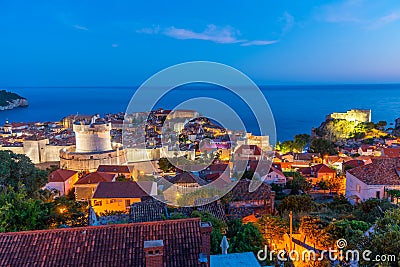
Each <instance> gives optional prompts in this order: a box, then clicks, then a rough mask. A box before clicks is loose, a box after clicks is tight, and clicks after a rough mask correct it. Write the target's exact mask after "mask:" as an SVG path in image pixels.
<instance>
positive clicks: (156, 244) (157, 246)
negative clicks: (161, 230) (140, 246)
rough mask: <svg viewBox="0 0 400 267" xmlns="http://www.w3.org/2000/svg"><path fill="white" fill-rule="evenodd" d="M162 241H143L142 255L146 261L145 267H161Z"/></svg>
mask: <svg viewBox="0 0 400 267" xmlns="http://www.w3.org/2000/svg"><path fill="white" fill-rule="evenodd" d="M163 250H164V241H163V240H148V241H144V253H145V259H146V267H162V266H164V264H163Z"/></svg>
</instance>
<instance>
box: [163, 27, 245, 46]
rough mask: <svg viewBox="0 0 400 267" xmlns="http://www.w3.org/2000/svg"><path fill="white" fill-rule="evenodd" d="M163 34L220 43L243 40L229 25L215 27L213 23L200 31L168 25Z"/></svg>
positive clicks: (177, 37)
mask: <svg viewBox="0 0 400 267" xmlns="http://www.w3.org/2000/svg"><path fill="white" fill-rule="evenodd" d="M164 34H165V35H167V36H169V37H172V38H176V39H181V40H187V39H196V40H205V41H212V42H215V43H221V44H233V43H240V42H245V40H241V39H238V36H237V35H238V34H237V31H235V29H233V28H232V27H230V26H226V27H217V26H215V25H213V24H210V25H208V26H207V27H206V29H205V30H204V31H202V32H195V31H192V30H189V29H182V28H175V27H169V28H167V29H166V30H165V31H164Z"/></svg>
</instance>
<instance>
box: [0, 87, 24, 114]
mask: <svg viewBox="0 0 400 267" xmlns="http://www.w3.org/2000/svg"><path fill="white" fill-rule="evenodd" d="M27 106H28V100H27V99H26V98H24V97H22V96H20V95H18V94H16V93H12V92H7V91H6V90H0V110H7V109H13V108H17V107H27Z"/></svg>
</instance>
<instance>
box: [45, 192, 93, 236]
mask: <svg viewBox="0 0 400 267" xmlns="http://www.w3.org/2000/svg"><path fill="white" fill-rule="evenodd" d="M48 206H49V211H50V212H49V215H48V223H49V226H50V227H52V228H58V227H60V226H63V227H65V226H68V227H79V226H86V225H87V224H88V221H87V215H88V203H86V202H78V201H75V200H74V199H70V198H69V197H68V196H61V197H58V198H56V199H55V200H54V202H52V203H49V205H48Z"/></svg>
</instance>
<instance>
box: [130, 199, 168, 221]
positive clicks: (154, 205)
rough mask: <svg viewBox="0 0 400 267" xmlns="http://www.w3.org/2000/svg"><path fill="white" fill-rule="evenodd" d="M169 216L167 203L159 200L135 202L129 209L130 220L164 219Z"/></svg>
mask: <svg viewBox="0 0 400 267" xmlns="http://www.w3.org/2000/svg"><path fill="white" fill-rule="evenodd" d="M167 216H168V214H167V205H165V204H164V203H162V202H160V201H157V200H146V201H143V202H137V203H134V204H133V205H131V208H130V210H129V217H130V222H152V221H162V220H163V219H165V218H167Z"/></svg>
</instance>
